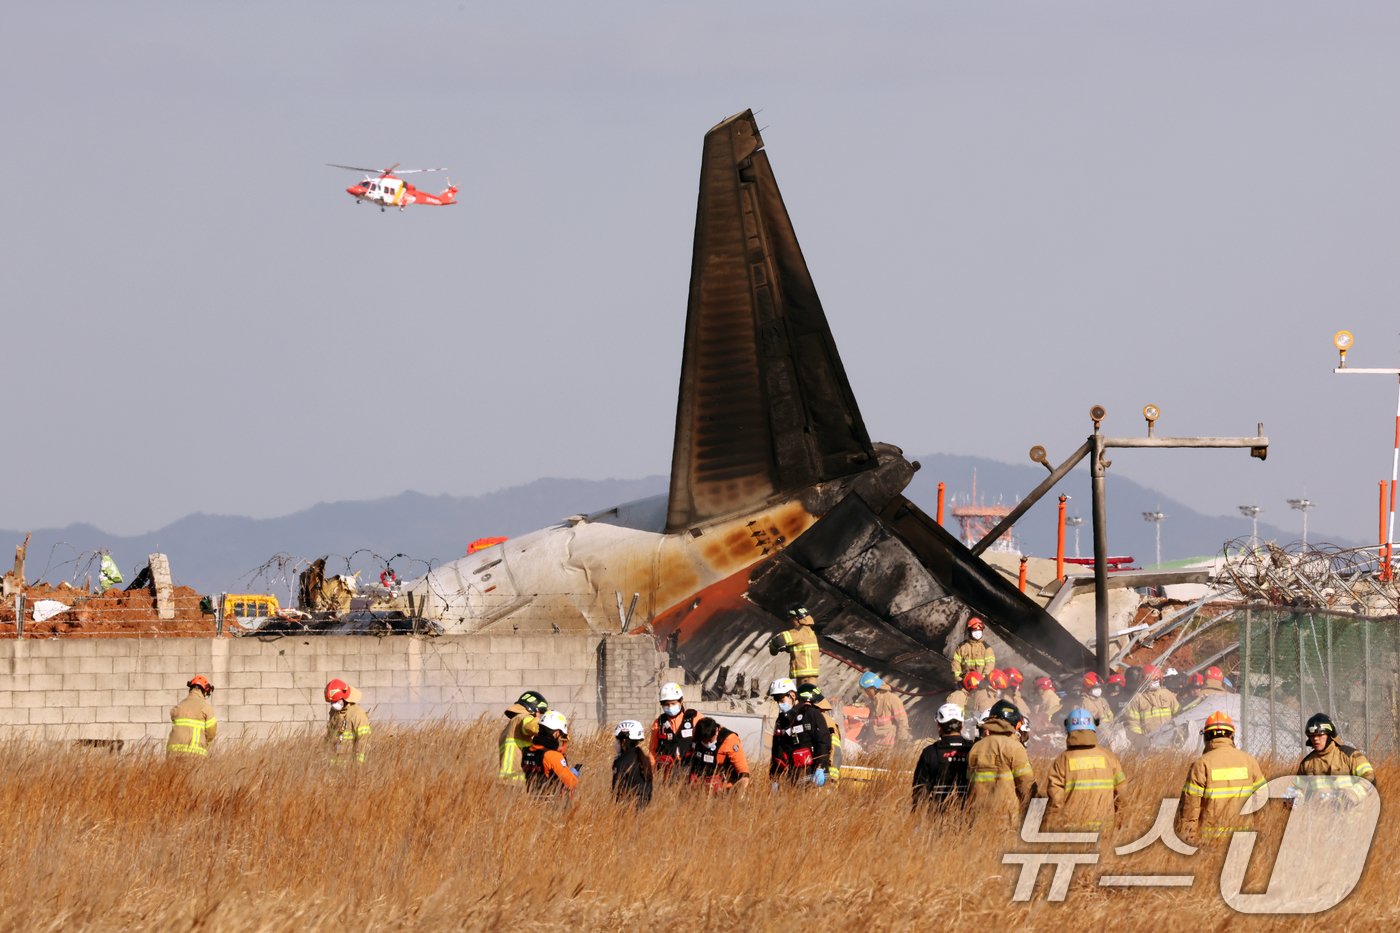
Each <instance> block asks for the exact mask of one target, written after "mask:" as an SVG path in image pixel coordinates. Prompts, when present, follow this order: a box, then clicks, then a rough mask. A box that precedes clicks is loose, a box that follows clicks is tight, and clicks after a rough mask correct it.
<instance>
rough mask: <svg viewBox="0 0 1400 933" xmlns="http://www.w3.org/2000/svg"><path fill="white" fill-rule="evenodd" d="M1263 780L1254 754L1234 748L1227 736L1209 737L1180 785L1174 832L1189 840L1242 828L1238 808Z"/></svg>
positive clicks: (1262, 773)
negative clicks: (1179, 805) (1179, 802)
mask: <svg viewBox="0 0 1400 933" xmlns="http://www.w3.org/2000/svg"><path fill="white" fill-rule="evenodd" d="M1264 783H1265V778H1264V772H1263V771H1262V770H1261V769H1260V767H1259V762H1257V761H1255V760H1254V756H1253V755H1251V754H1249V753H1248V752H1246V751H1242V750H1241V749H1238V748H1235V743H1234V741H1233V740H1232V739H1230V738H1225V737H1219V738H1213V739H1210V740H1209V741H1207V742H1206V751H1205V754H1204V755H1202V756H1201V757H1200V758H1197V759H1196V760H1195V761H1194V762H1193V763H1192V764H1191V770H1190V771H1189V772H1187V775H1186V785H1185V786H1184V787H1183V788H1182V789H1181V809H1180V811H1179V812H1178V814H1177V835H1179V836H1181V837H1182V839H1184V840H1186V841H1190V840H1191V838H1192V837H1198V838H1203V839H1208V838H1211V837H1217V836H1221V835H1225V834H1228V833H1232V832H1234V831H1235V830H1237V829H1241V828H1242V821H1241V817H1240V811H1241V810H1242V809H1244V805H1245V802H1246V801H1247V800H1249V798H1250V796H1251V795H1252V794H1253V793H1254V792H1255V791H1256V790H1258V789H1259V788H1261V787H1263V786H1264Z"/></svg>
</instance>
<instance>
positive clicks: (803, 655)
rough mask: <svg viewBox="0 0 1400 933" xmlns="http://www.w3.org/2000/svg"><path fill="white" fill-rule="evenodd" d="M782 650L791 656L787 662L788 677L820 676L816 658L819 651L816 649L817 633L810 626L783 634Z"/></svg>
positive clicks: (792, 629)
mask: <svg viewBox="0 0 1400 933" xmlns="http://www.w3.org/2000/svg"><path fill="white" fill-rule="evenodd" d="M783 650H785V651H787V652H789V653H790V654H791V655H792V658H791V660H790V661H788V676H789V677H791V678H793V679H794V680H795V679H797V678H798V677H817V676H819V675H820V674H821V670H820V667H819V664H820V661H819V660H818V658H819V657H820V655H821V649H820V648H818V647H817V633H816V632H814V631H812V627H811V626H810V625H799V626H797V627H796V628H791V629H788V630H787V631H786V632H783Z"/></svg>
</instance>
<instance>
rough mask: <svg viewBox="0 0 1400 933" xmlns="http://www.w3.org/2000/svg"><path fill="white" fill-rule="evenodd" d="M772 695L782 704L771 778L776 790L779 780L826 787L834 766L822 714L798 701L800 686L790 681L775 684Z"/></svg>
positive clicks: (774, 741)
mask: <svg viewBox="0 0 1400 933" xmlns="http://www.w3.org/2000/svg"><path fill="white" fill-rule="evenodd" d="M768 695H769V696H770V697H772V698H773V702H775V703H777V704H778V719H777V722H776V723H775V725H774V728H773V760H772V761H771V762H770V763H769V766H768V777H769V778H770V779H771V780H773V781H774V786H775V787H776V786H777V783H776V782H777V780H778V779H779V778H783V779H785V780H787V781H789V782H791V783H794V784H795V783H798V782H805V781H810V782H811V783H813V784H815V785H816V786H817V787H821V786H823V785H824V784H826V769H827V768H828V767H830V765H831V731H830V730H829V729H827V727H826V718H825V717H823V716H822V711H821V710H819V709H817V708H816V707H815V706H813V705H812V704H810V703H803V702H802V701H801V700H799V699H798V698H797V684H795V683H793V681H792V678H790V677H784V678H781V679H779V680H775V681H773V683H772V684H771V685H770V686H769V687H768Z"/></svg>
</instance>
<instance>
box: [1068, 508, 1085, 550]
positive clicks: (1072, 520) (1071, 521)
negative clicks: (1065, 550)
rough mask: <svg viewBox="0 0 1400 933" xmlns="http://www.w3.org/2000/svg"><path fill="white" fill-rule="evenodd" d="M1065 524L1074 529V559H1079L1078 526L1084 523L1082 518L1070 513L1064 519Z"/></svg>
mask: <svg viewBox="0 0 1400 933" xmlns="http://www.w3.org/2000/svg"><path fill="white" fill-rule="evenodd" d="M1065 524H1066V525H1068V526H1070V527H1071V528H1073V529H1074V559H1075V560H1079V526H1080V525H1082V524H1084V519H1082V518H1080V517H1079V516H1078V515H1071V516H1070V517H1069V518H1067V519H1065Z"/></svg>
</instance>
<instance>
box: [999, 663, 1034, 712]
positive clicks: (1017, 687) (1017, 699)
mask: <svg viewBox="0 0 1400 933" xmlns="http://www.w3.org/2000/svg"><path fill="white" fill-rule="evenodd" d="M1002 673H1003V674H1005V675H1006V683H1007V685H1008V686H1007V689H1006V690H1005V691H1003V695H1004V696H1005V697H1006V698H1007V699H1008V700H1010V701H1011V705H1012V706H1014V707H1016V709H1017V710H1019V711H1020V713H1021V715H1022V716H1029V715H1030V712H1031V707H1030V704H1029V703H1027V702H1026V698H1025V697H1024V696H1022V695H1021V684H1023V683H1025V680H1026V675H1024V674H1022V673H1021V669H1020V668H1019V667H1007V668H1003V669H1002Z"/></svg>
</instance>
